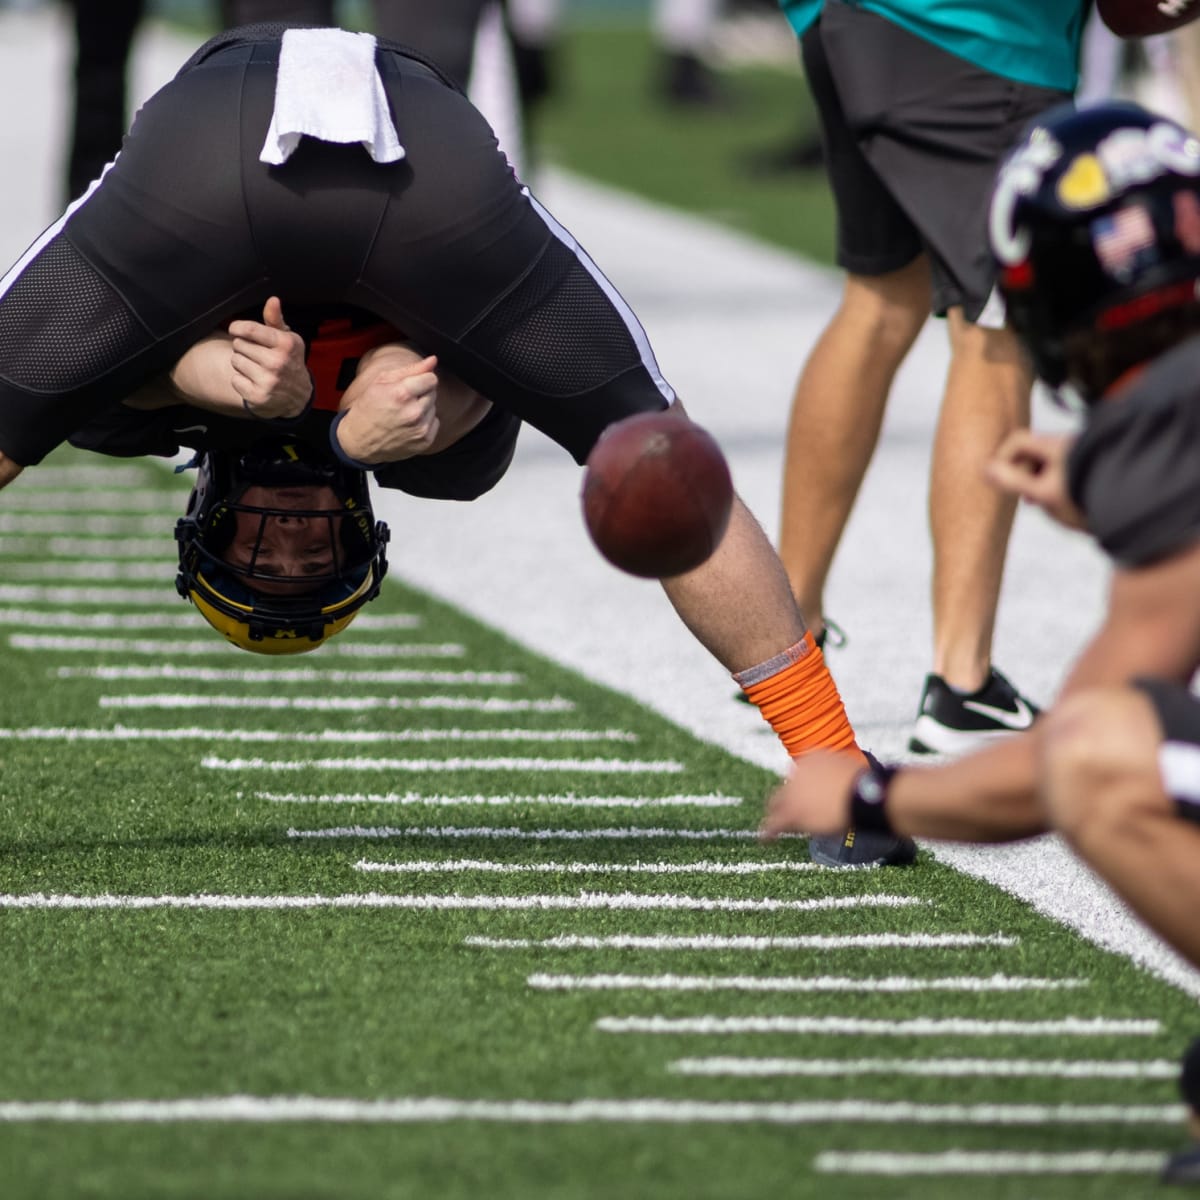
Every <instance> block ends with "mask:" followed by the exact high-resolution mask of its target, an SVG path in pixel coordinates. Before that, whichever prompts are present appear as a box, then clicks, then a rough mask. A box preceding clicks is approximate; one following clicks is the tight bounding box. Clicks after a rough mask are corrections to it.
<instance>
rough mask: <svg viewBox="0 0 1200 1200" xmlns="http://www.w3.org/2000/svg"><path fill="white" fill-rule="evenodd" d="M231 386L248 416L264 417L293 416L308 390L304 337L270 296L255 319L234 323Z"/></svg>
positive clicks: (231, 330) (305, 400)
mask: <svg viewBox="0 0 1200 1200" xmlns="http://www.w3.org/2000/svg"><path fill="white" fill-rule="evenodd" d="M229 334H230V336H231V337H232V338H233V344H232V349H233V360H232V366H233V390H234V391H235V392H236V393H237V394H238V395H239V396H240V397H241V399H242V405H243V406H244V407H245V409H246V411H247V412H248V413H250V415H251V416H254V417H258V418H260V419H261V420H264V421H270V420H278V419H286V418H289V417H298V416H299V415H300V414H301V413H302V412H304V409H305V408H306V407H307V405H308V402H309V400H310V398H311V397H312V392H313V382H312V377H311V376H310V375H309V373H308V368H307V367H306V366H305V365H304V339H303V338H302V337H301V336H300V335H299V334H298V333H294V332H293V331H292V330H291V329H289V328H288V326H287V323H286V322H285V321H284V319H283V305H282V304H281V303H280V301H279V297H278V296H272V297H271V298H270V299H269V300H268V301H267V302H266V304H265V305H264V306H263V319H262V321H261V322H259V321H233V322H231V324H230V326H229Z"/></svg>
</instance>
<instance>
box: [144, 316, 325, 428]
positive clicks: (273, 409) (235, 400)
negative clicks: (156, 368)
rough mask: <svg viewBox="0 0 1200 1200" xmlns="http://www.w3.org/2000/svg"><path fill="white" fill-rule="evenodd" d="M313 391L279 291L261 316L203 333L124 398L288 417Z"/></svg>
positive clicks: (301, 348)
mask: <svg viewBox="0 0 1200 1200" xmlns="http://www.w3.org/2000/svg"><path fill="white" fill-rule="evenodd" d="M312 394H313V383H312V378H311V376H310V375H309V373H308V368H307V367H306V366H305V346H304V339H303V338H301V337H300V335H299V334H298V333H294V332H293V331H292V330H291V329H289V328H288V326H287V324H286V323H285V322H284V319H283V309H282V306H281V304H280V302H279V299H278V297H275V296H272V297H271V298H270V299H269V300H268V301H267V303H266V305H265V306H264V308H263V320H262V321H247V320H242V321H234V322H232V323H231V324H230V326H229V331H228V333H226V332H225V331H224V330H219V331H217V332H214V333H211V334H209V335H208V336H207V337H204V338H201V339H200V341H198V342H197V343H196V344H195V345H193V346H192V347H190V348H189V349H188V350H187V352H186V353H185V354H184V355H183V356H182V357H181V358H180V359H179V361H178V362H177V363H176V364H175V366H174V367H173V368H172V369H171V371H170V372H169V373H168V374H167V375H165V376H161V377H159V378H158V379H156V380H154V381H152V382H151V383H149V384H147V385H146V386H145V387H143V388H142V389H141V390H139V391H138V392H136V393H135V394H134V395H132V396H130V397H128V398H127V399H126V400H125V401H124V403H125V404H126V405H128V406H129V407H130V408H138V409H155V408H166V407H169V406H171V405H176V404H189V405H191V406H192V407H194V408H202V409H205V410H207V411H209V412H217V413H221V414H223V415H225V416H231V417H257V418H259V419H260V420H276V419H284V420H286V419H289V418H293V417H297V416H299V415H300V414H301V413H303V412H304V410H305V408H306V406H307V405H308V402H309V400H310V399H311V398H312Z"/></svg>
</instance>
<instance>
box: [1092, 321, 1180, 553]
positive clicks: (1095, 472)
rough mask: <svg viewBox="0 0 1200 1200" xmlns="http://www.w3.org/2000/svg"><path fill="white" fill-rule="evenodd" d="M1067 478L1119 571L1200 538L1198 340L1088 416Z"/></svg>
mask: <svg viewBox="0 0 1200 1200" xmlns="http://www.w3.org/2000/svg"><path fill="white" fill-rule="evenodd" d="M1068 474H1069V483H1070V491H1071V496H1072V498H1073V499H1074V501H1075V503H1076V504H1077V505H1078V506H1079V508H1080V509H1082V511H1083V513H1084V514H1085V516H1086V518H1087V524H1088V529H1089V530H1090V531H1091V532H1092V533H1093V534H1094V535H1095V537H1096V539H1097V540H1098V541H1099V543H1100V545H1101V546H1103V548H1104V549H1105V550H1106V551H1107V552H1108V554H1110V555H1111V556H1112V558H1113V559H1114V560H1115V561H1116V562H1118V563H1119V564H1121V565H1122V566H1140V565H1143V564H1145V563H1148V562H1152V561H1154V560H1155V559H1158V558H1162V557H1165V556H1166V555H1169V554H1172V553H1174V552H1176V551H1178V550H1180V549H1182V548H1183V547H1185V546H1187V545H1188V544H1189V543H1190V542H1193V541H1196V540H1197V539H1200V337H1194V338H1190V339H1189V340H1188V341H1186V342H1184V343H1182V344H1181V345H1179V346H1176V347H1175V348H1174V349H1172V350H1171V351H1169V352H1168V353H1166V354H1164V355H1162V356H1161V357H1160V358H1158V359H1156V360H1155V361H1154V362H1153V363H1152V364H1151V365H1150V366H1149V367H1147V368H1146V369H1145V370H1144V371H1142V372H1141V373H1140V374H1139V375H1137V376H1136V377H1135V378H1134V379H1133V380H1132V381H1131V382H1130V383H1129V384H1127V385H1125V386H1124V387H1123V388H1122V389H1121V390H1120V391H1119V392H1118V393H1117V394H1116V395H1115V396H1113V397H1111V398H1108V399H1105V400H1102V401H1101V402H1100V403H1099V404H1097V405H1096V406H1095V408H1094V409H1092V410H1091V412H1090V413H1089V416H1088V423H1087V426H1086V428H1085V429H1084V431H1083V432H1082V433H1081V434H1080V436H1079V438H1078V439H1077V441H1076V443H1075V445H1074V447H1073V448H1072V451H1071V456H1070V460H1069V463H1068Z"/></svg>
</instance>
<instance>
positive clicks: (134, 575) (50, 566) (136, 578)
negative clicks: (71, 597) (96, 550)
mask: <svg viewBox="0 0 1200 1200" xmlns="http://www.w3.org/2000/svg"><path fill="white" fill-rule="evenodd" d="M146 557H147V558H153V561H151V562H66V561H64V562H46V561H44V560H42V559H40V558H39V559H38V561H37V562H17V563H12V562H10V563H5V564H4V577H5V578H6V579H8V580H18V579H20V580H30V579H38V580H46V579H87V580H106V581H110V582H120V583H136V582H141V581H148V580H154V581H157V582H159V583H163V584H165V585H169V584H170V583H171V580H172V579H173V578H174V577H175V571H174V568H173V567H171V566H170V565H169V564H168V563H167V561H166V559H164V558H163V557H162V556H161V555H159V556H151V555H147V556H146Z"/></svg>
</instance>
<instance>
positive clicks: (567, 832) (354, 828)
mask: <svg viewBox="0 0 1200 1200" xmlns="http://www.w3.org/2000/svg"><path fill="white" fill-rule="evenodd" d="M287 835H288V837H290V838H318V839H320V838H371V839H384V838H408V837H428V838H495V839H497V840H500V841H526V842H556V841H562V842H589V841H593V840H595V841H616V842H621V841H640V840H641V839H643V838H670V839H672V840H675V841H681V842H750V841H757V840H758V834H757V833H756V832H755V831H754V830H753V829H667V828H662V827H658V828H656V827H653V826H628V827H626V828H617V829H611V828H610V829H520V828H518V827H517V826H515V825H514V826H502V825H501V826H497V825H477V826H474V827H471V826H458V825H442V826H436V825H334V826H332V827H330V828H328V829H289V830H288V831H287Z"/></svg>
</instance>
